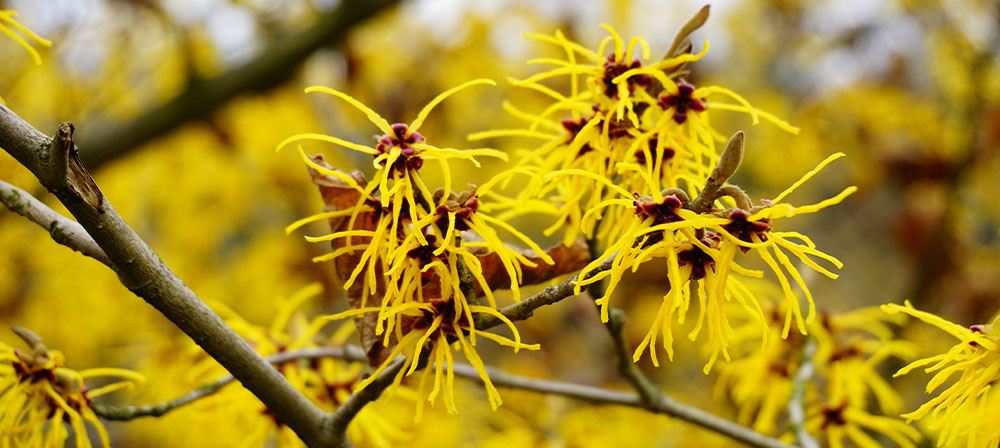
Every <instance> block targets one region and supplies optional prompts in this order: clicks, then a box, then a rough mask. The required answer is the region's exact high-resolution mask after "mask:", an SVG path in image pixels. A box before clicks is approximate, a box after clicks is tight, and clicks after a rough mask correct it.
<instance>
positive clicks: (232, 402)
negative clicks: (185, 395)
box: [194, 284, 409, 447]
mask: <svg viewBox="0 0 1000 448" xmlns="http://www.w3.org/2000/svg"><path fill="white" fill-rule="evenodd" d="M322 290H323V288H322V286H321V285H319V284H311V285H308V286H306V287H304V288H302V289H300V290H299V291H297V292H296V293H295V294H293V295H292V296H291V297H289V298H288V299H287V300H285V301H284V303H282V304H281V306H280V307H279V309H278V311H277V313H276V314H275V318H274V320H273V321H272V322H271V324H270V325H267V326H259V325H255V324H252V323H250V322H247V321H246V320H244V319H243V318H241V317H240V316H239V315H238V314H236V313H235V312H234V311H232V310H230V309H229V308H227V307H225V306H224V305H222V304H219V303H213V304H212V306H213V307H214V308H216V309H217V310H218V311H219V312H220V314H221V315H223V316H224V317H225V318H226V322H227V324H229V325H230V326H231V327H232V328H233V329H234V330H235V331H236V332H237V333H238V334H239V335H240V336H242V337H244V338H245V339H246V341H247V342H248V343H249V344H250V345H251V346H253V347H254V349H255V350H257V352H258V353H260V354H261V355H262V356H270V355H275V354H278V353H283V352H290V351H297V350H303V349H312V348H321V347H327V346H343V345H346V344H347V341H348V339H349V338H350V336H351V335H352V334H353V333H354V327H353V326H351V325H343V326H341V327H339V328H337V329H336V330H335V331H334V333H333V334H332V335H331V336H329V337H323V336H321V335H320V332H321V331H322V330H323V328H324V327H325V326H326V325H327V324H329V322H330V321H329V319H326V318H324V317H319V318H315V319H311V320H310V319H306V318H305V317H304V316H303V315H302V313H301V312H299V309H300V308H301V307H302V306H303V305H304V304H306V303H307V302H308V301H309V300H310V299H314V298H315V297H316V296H317V295H319V294H320V293H321V292H322ZM215 365H216V364H215V362H214V361H213V360H211V359H207V358H206V359H205V360H204V363H203V365H201V366H198V367H195V369H194V370H207V368H208V367H214V366H215ZM275 367H276V368H277V369H278V371H279V372H280V373H281V374H282V375H284V376H285V378H286V379H288V382H289V383H290V384H291V385H292V386H293V387H295V388H296V389H298V390H299V391H301V392H302V393H303V394H304V395H305V396H306V397H308V398H309V399H311V400H312V401H313V402H314V403H316V404H317V405H318V406H319V407H321V408H322V409H323V410H325V411H328V412H332V411H334V410H335V409H337V408H338V407H339V406H340V405H341V404H342V403H343V402H344V401H345V400H347V398H348V397H349V396H350V395H351V394H352V393H353V392H354V389H355V387H356V386H357V385H358V384H359V382H360V381H361V373H362V369H363V367H364V365H363V364H362V363H360V362H349V361H343V360H339V359H332V358H324V359H318V360H292V361H288V362H284V363H279V364H276V365H275ZM231 389H234V391H226V392H224V393H222V394H218V395H217V396H213V397H210V398H207V399H205V400H203V401H206V402H209V404H207V405H204V406H206V408H209V407H211V408H213V409H216V412H218V413H217V414H216V415H218V416H219V418H223V417H225V418H232V417H231V416H232V415H233V414H236V415H239V416H240V418H242V419H245V420H247V421H249V422H251V423H249V424H248V426H251V427H253V428H254V429H253V430H252V431H249V432H245V433H241V434H240V437H241V438H242V440H244V441H245V443H247V444H248V445H265V444H267V442H268V441H269V440H272V439H277V440H278V446H282V447H298V446H303V445H302V443H301V441H300V440H299V439H298V437H296V436H295V434H294V433H293V432H292V431H291V430H290V429H288V427H287V426H285V425H283V424H281V422H279V421H277V420H276V419H274V418H273V416H272V415H271V414H270V412H269V411H268V410H267V409H266V408H263V407H262V406H261V405H260V402H259V401H258V400H257V399H256V398H254V397H253V396H252V395H250V394H248V393H246V391H245V390H242V389H239V390H236V389H237V388H231ZM408 393H409V392H399V394H400V395H401V396H406V395H407V394H408ZM212 402H216V403H212ZM218 403H225V405H224V406H223V407H222V408H218V406H219V405H218ZM347 436H348V438H349V439H350V440H352V441H354V442H356V443H360V442H362V441H363V442H364V443H366V446H380V447H381V446H393V445H395V444H398V443H400V442H401V441H403V440H405V439H406V438H407V434H406V432H404V431H403V430H401V429H400V428H398V427H396V426H395V425H393V424H392V423H390V421H389V420H388V419H387V418H386V417H384V416H383V415H381V414H380V413H379V412H378V411H377V410H376V409H375V408H372V407H366V408H364V409H362V410H361V412H360V413H358V415H357V416H356V417H355V418H354V420H352V421H351V424H350V425H349V426H348V428H347Z"/></svg>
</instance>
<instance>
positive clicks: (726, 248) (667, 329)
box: [472, 26, 855, 373]
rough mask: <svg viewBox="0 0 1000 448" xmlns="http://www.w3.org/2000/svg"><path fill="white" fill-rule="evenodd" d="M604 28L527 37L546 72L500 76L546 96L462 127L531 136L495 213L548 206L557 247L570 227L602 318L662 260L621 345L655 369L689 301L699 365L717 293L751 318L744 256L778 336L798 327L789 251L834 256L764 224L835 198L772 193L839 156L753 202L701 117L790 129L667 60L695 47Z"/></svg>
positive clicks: (719, 307)
mask: <svg viewBox="0 0 1000 448" xmlns="http://www.w3.org/2000/svg"><path fill="white" fill-rule="evenodd" d="M605 28H606V29H607V30H608V32H609V36H608V37H607V38H605V39H604V40H603V41H602V42H601V44H600V46H599V47H598V49H597V51H592V50H589V49H586V48H584V47H582V46H580V45H579V44H576V43H573V42H570V41H568V40H567V39H566V38H565V37H564V36H563V35H562V33H560V32H556V33H555V34H554V35H552V36H547V35H531V36H529V37H531V38H533V39H536V40H539V41H542V42H545V43H549V44H553V45H555V46H557V47H558V48H559V49H560V50H562V52H563V53H565V59H552V58H543V59H536V60H534V61H532V62H535V63H543V64H550V65H554V66H555V68H553V69H551V70H548V71H544V72H542V73H539V74H537V75H534V76H532V77H529V78H527V79H524V80H515V81H513V83H514V84H515V85H518V86H523V87H525V88H528V89H532V90H535V91H538V92H541V93H542V94H544V95H547V96H548V97H550V98H551V99H552V100H553V102H552V104H551V105H550V106H549V107H548V108H546V109H545V110H544V111H541V112H540V113H537V114H532V113H528V112H525V111H522V110H520V109H517V108H515V107H513V106H511V105H507V109H508V110H509V111H511V112H512V113H513V114H514V115H515V116H517V117H519V118H523V119H525V120H526V121H528V122H529V124H528V127H527V128H526V129H500V130H494V131H487V132H482V133H478V134H474V135H473V136H472V138H473V139H481V138H488V137H498V136H523V137H532V138H539V139H542V140H544V141H545V143H544V144H542V145H541V146H539V147H538V148H536V149H533V150H531V151H530V152H528V153H527V154H526V155H525V156H524V157H523V158H522V159H521V160H520V161H519V162H518V165H517V169H518V170H521V172H524V173H532V174H534V175H535V180H534V181H533V182H531V183H529V185H528V186H527V187H526V188H524V189H523V190H522V191H521V192H520V193H519V195H518V196H517V197H516V198H508V199H507V200H506V201H503V202H502V203H503V204H507V205H509V210H507V212H506V213H505V215H504V216H505V217H510V216H514V215H518V214H521V213H525V212H529V211H530V212H540V213H548V214H550V215H553V216H554V217H555V221H554V223H553V224H552V226H551V227H549V228H548V229H547V230H546V233H547V234H553V233H555V232H557V231H563V232H564V233H563V242H564V243H569V242H572V241H574V240H575V239H576V238H577V237H578V236H580V235H582V236H584V237H585V238H587V240H588V242H589V243H590V244H591V248H592V250H594V251H595V253H600V254H601V255H600V256H598V257H596V259H594V260H593V261H592V263H591V264H590V265H588V266H587V267H585V268H584V269H583V271H582V272H581V275H580V278H581V279H582V280H581V281H579V282H578V283H577V288H576V289H577V293H580V292H582V289H583V288H584V287H586V286H588V285H596V284H606V285H607V287H606V289H605V290H604V291H603V292H602V291H600V289H599V288H598V289H594V290H592V292H596V293H597V295H599V297H595V298H596V299H597V304H599V305H600V306H601V316H602V319H603V320H604V321H607V320H608V314H609V313H608V307H609V306H610V301H611V298H612V295H613V293H614V291H615V290H616V287H617V286H618V285H619V284H620V283H621V281H622V278H623V276H624V275H625V274H626V273H627V272H628V271H630V270H631V271H633V272H634V271H635V270H636V269H638V267H639V266H640V265H642V264H644V263H646V262H647V261H650V260H653V259H660V260H664V261H665V262H666V265H667V270H666V273H665V275H664V279H665V281H666V282H668V283H669V291H668V292H667V293H666V294H665V295H664V296H663V299H662V304H661V306H660V310H659V312H658V313H657V315H656V317H655V319H654V322H653V325H652V326H651V328H650V330H649V332H648V333H647V335H646V337H645V339H644V340H643V341H642V343H641V344H640V345H639V347H638V348H637V349H636V351H635V354H634V358H635V359H636V360H638V359H639V358H640V357H641V355H642V354H643V353H644V352H645V351H647V349H648V351H649V354H650V357H651V359H652V361H653V363H654V364H657V365H658V364H659V359H658V355H657V346H658V345H661V344H662V346H663V347H664V349H665V350H666V351H667V354H668V356H669V357H670V358H671V359H672V358H673V346H672V341H673V335H672V329H673V327H674V325H675V323H683V322H684V321H685V318H686V315H687V313H688V311H689V310H690V309H691V308H692V307H691V302H692V301H694V300H697V302H698V305H699V307H700V310H699V315H698V320H697V323H696V325H695V327H694V329H693V331H692V332H691V333H690V338H691V339H692V340H694V339H696V338H697V337H698V336H699V335H701V334H707V336H708V345H709V346H710V347H711V348H712V350H711V352H712V353H711V357H710V359H709V361H708V362H707V364H706V366H705V371H706V373H707V372H708V371H709V370H710V369H711V367H712V365H713V364H714V363H715V362H716V361H717V359H718V358H719V357H720V356H721V357H723V358H725V359H729V358H730V355H729V353H728V351H727V345H728V340H729V339H731V337H732V336H731V333H732V329H731V328H730V325H729V323H728V320H727V319H728V318H727V316H726V313H724V312H723V308H724V306H723V305H724V303H725V302H727V301H730V300H735V301H737V302H739V303H740V304H742V305H743V306H744V308H745V310H746V312H749V313H750V314H752V315H754V316H757V317H758V320H759V321H760V322H761V325H765V324H764V316H763V313H762V311H761V304H760V302H759V300H758V299H757V298H755V297H754V295H753V294H752V293H751V292H750V291H749V290H748V289H747V288H746V287H745V286H744V285H743V284H742V283H741V281H740V280H739V277H740V276H742V277H744V278H745V277H762V276H763V275H764V273H763V272H762V271H759V270H753V269H749V268H746V267H744V266H742V265H740V264H739V263H738V262H737V259H738V257H739V256H741V255H743V254H747V253H753V254H756V255H757V256H758V257H759V259H760V260H762V261H763V263H764V264H766V265H767V266H768V268H770V270H771V271H772V272H773V273H774V275H775V277H776V278H777V280H778V283H779V284H780V285H781V288H782V291H783V293H784V294H783V296H784V303H785V309H786V315H785V320H784V328H783V331H782V336H783V337H787V336H788V334H789V331H790V330H791V327H792V323H793V322H794V323H795V324H796V327H797V328H798V329H799V331H801V332H803V333H804V332H805V331H806V322H807V320H809V319H812V318H813V317H814V315H815V313H814V304H813V300H812V296H811V294H810V292H809V289H808V288H807V287H806V285H805V283H804V281H803V280H802V276H801V275H800V273H799V270H798V268H797V267H796V265H795V263H794V262H793V261H792V260H793V258H794V259H797V260H798V261H799V262H801V263H802V264H804V265H805V266H809V267H810V268H812V269H814V270H816V271H818V272H820V273H822V274H824V275H826V276H829V277H831V278H836V277H837V275H836V274H834V273H833V272H831V271H830V270H829V269H827V268H825V267H823V266H822V265H820V264H819V263H817V260H820V261H825V262H827V263H829V264H830V265H832V266H834V267H837V268H839V267H840V266H841V263H840V261H838V260H837V259H836V258H834V257H832V256H830V255H827V254H826V253H824V252H822V251H820V250H818V249H817V248H816V246H815V244H814V243H813V242H812V241H811V240H810V239H809V238H808V237H806V236H805V235H802V234H800V233H798V232H791V231H778V229H777V227H776V226H777V224H778V222H779V220H781V219H783V218H787V217H792V216H795V215H801V214H807V213H814V212H817V211H819V210H822V209H823V208H825V207H827V206H830V205H833V204H837V203H839V202H840V201H842V200H843V199H844V198H845V197H847V196H848V195H850V194H851V193H853V192H854V191H855V188H854V187H850V188H847V189H845V190H844V191H843V192H841V193H840V194H838V195H836V196H834V197H832V198H830V199H827V200H825V201H822V202H819V203H817V204H813V205H806V206H798V207H796V206H792V205H789V204H786V203H784V202H782V201H783V200H784V199H785V198H786V197H787V196H788V195H789V194H791V193H792V192H794V191H795V190H796V189H797V188H798V187H799V186H801V185H802V184H803V183H805V182H806V181H808V180H809V179H810V178H811V177H813V176H814V175H815V174H816V173H818V172H819V171H820V170H821V169H822V168H823V167H824V166H826V165H827V164H828V163H830V162H832V161H833V160H836V159H838V158H840V157H842V156H843V154H835V155H833V156H831V157H829V158H827V159H826V160H824V161H823V162H822V163H820V164H819V166H818V167H817V168H816V169H815V170H813V171H811V172H809V173H807V174H806V175H805V176H803V177H802V179H800V180H799V181H798V182H795V183H794V184H793V185H792V186H791V187H789V188H788V189H787V190H786V191H784V192H782V193H781V194H779V195H778V196H776V197H775V198H774V199H772V200H763V201H761V202H760V204H759V205H755V204H753V203H752V201H751V200H750V198H749V196H748V195H747V194H746V193H745V192H743V190H741V189H739V188H738V187H736V186H734V185H726V184H725V182H726V180H727V179H728V178H729V177H730V176H731V175H732V174H733V173H734V172H735V171H736V169H737V168H738V167H739V164H740V161H741V160H742V155H743V135H742V133H737V134H736V135H735V136H734V137H733V138H732V139H731V140H730V141H729V143H728V144H727V145H726V146H725V149H724V150H721V151H720V150H719V149H718V145H719V144H720V143H723V142H725V139H724V138H723V137H722V135H721V134H720V133H719V132H718V131H716V130H715V129H714V128H713V127H712V125H711V120H710V115H711V114H710V113H709V112H710V111H716V110H720V111H738V112H742V113H746V114H748V115H749V116H750V117H751V119H752V120H753V122H754V123H756V122H757V121H758V120H759V119H765V120H767V121H769V122H771V123H774V124H776V125H777V126H779V127H780V128H782V129H784V130H787V131H789V132H793V133H794V132H797V129H796V128H794V127H792V126H790V125H788V124H787V123H785V122H784V121H781V120H779V119H777V118H776V117H774V116H773V115H771V114H768V113H766V112H763V111H760V110H758V109H756V108H754V107H752V106H751V105H750V104H749V103H748V102H747V101H746V100H745V99H743V98H742V97H741V96H739V95H737V94H736V93H734V92H732V91H730V90H728V89H725V88H722V87H718V86H708V87H701V88H696V87H695V86H693V85H692V84H691V83H690V82H688V81H686V80H685V79H684V78H683V77H682V75H683V74H684V73H685V71H684V70H681V68H682V67H683V66H684V65H686V64H688V63H690V62H693V61H697V60H698V59H700V58H701V57H702V56H703V55H704V54H705V53H706V52H707V50H708V46H707V44H706V45H705V47H704V49H703V50H702V51H701V52H700V53H697V54H693V53H690V52H681V53H679V54H669V55H667V57H666V58H664V59H662V60H659V61H653V60H651V59H650V56H649V53H650V50H649V47H648V45H647V44H646V43H645V41H643V40H642V39H639V38H633V39H630V40H629V41H628V42H627V43H626V41H625V40H624V39H623V38H622V37H621V36H619V35H618V33H617V32H616V31H615V30H614V29H613V28H611V27H609V26H605ZM605 55H607V56H605ZM556 78H568V82H566V84H568V85H569V89H568V92H566V93H561V92H560V91H559V90H558V89H556V88H553V87H551V86H550V85H548V84H546V82H549V83H551V82H553V80H554V79H556ZM581 78H582V79H581ZM581 81H583V82H582V83H581ZM581 84H582V85H581ZM730 101H731V102H730ZM691 198H694V199H691ZM602 223H603V224H604V225H601V224H602ZM602 247H603V248H602ZM790 255H791V256H790ZM607 259H613V262H612V265H611V268H610V269H608V270H604V271H601V272H599V271H600V269H598V268H599V267H600V266H601V265H602V264H604V263H605V260H607ZM793 283H794V284H795V285H797V286H798V287H799V288H800V289H801V290H802V291H803V293H804V295H805V297H806V299H807V302H808V304H809V310H808V313H805V312H803V311H802V309H801V308H800V305H799V302H800V300H799V298H798V295H797V294H796V293H795V291H794V289H793ZM695 297H696V299H694V298H695Z"/></svg>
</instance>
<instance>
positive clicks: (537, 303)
mask: <svg viewBox="0 0 1000 448" xmlns="http://www.w3.org/2000/svg"><path fill="white" fill-rule="evenodd" d="M614 258H615V257H614V256H611V257H608V259H607V260H605V261H604V263H601V265H600V266H598V267H596V268H594V269H593V270H591V271H590V272H588V273H587V275H586V276H585V277H584V278H585V279H586V278H590V277H591V276H593V275H596V274H597V273H599V272H603V271H606V270H608V269H611V264H612V263H613V262H614ZM579 278H580V275H579V274H577V275H574V276H573V278H571V279H569V280H566V281H564V282H562V283H560V284H558V285H553V286H548V287H546V288H545V289H543V290H542V291H541V292H539V293H537V294H534V295H532V296H529V297H525V298H523V299H521V301H520V302H517V303H515V304H512V305H508V306H505V307H503V308H501V309H500V314H503V315H504V316H505V317H507V318H508V319H510V320H512V321H518V320H525V319H527V318H529V317H531V316H532V315H533V314H534V313H535V310H536V309H538V308H541V307H543V306H545V305H552V304H554V303H557V302H559V301H561V300H563V299H565V298H567V297H572V296H574V295H576V294H574V293H573V290H574V288H576V281H577V279H579ZM500 323H501V322H500V319H498V318H496V317H494V316H490V315H484V316H483V318H482V320H481V321H479V322H477V323H476V327H477V328H479V329H481V330H485V329H487V328H492V327H495V326H497V325H500Z"/></svg>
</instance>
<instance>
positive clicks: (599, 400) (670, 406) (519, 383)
mask: <svg viewBox="0 0 1000 448" xmlns="http://www.w3.org/2000/svg"><path fill="white" fill-rule="evenodd" d="M317 358H338V359H344V360H347V361H356V362H366V361H367V358H366V357H365V354H364V350H362V349H361V348H360V347H356V346H346V347H329V348H317V349H305V350H298V351H293V352H285V353H281V354H279V355H275V356H271V357H269V358H267V359H268V361H271V362H272V363H276V364H277V363H281V362H288V361H292V360H297V359H317ZM396 364H398V367H397V366H396ZM396 364H394V365H393V366H390V367H389V368H387V369H386V370H385V371H384V372H383V373H382V375H380V377H379V380H376V381H375V382H374V383H372V385H371V386H369V387H368V388H367V389H365V390H368V389H372V388H373V387H374V386H375V385H376V384H381V385H383V386H387V385H388V384H391V383H392V380H393V378H394V377H395V375H396V373H397V372H398V369H399V368H401V367H402V363H400V362H399V360H397V361H396ZM487 371H488V372H489V376H490V381H492V382H493V384H494V385H496V386H497V387H504V388H509V389H521V390H527V391H532V392H538V393H543V394H549V395H558V396H561V397H567V398H572V399H575V400H580V401H585V402H588V403H593V404H602V405H619V406H628V407H633V408H640V409H645V410H648V411H651V412H655V413H658V414H664V415H668V416H671V417H676V418H679V419H681V420H684V421H686V422H689V423H693V424H695V425H697V426H701V427H703V428H706V429H709V430H711V431H715V432H718V433H720V434H723V435H726V436H729V437H732V438H733V439H734V440H738V441H740V442H744V443H746V444H748V445H751V446H757V447H774V448H788V446H787V445H785V444H782V443H781V442H779V441H778V440H775V439H772V438H770V437H767V436H764V435H762V434H759V433H756V432H754V431H753V430H751V429H749V428H746V427H743V426H740V425H738V424H736V423H732V422H729V421H727V420H723V419H721V418H719V417H716V416H714V415H712V414H709V413H707V412H705V411H702V410H700V409H697V408H694V407H691V406H688V405H685V404H681V403H678V402H676V401H673V400H671V399H669V398H667V397H664V396H662V395H659V394H657V395H658V396H659V398H657V399H655V400H652V401H651V402H650V403H646V402H644V401H643V399H642V397H640V396H638V395H636V394H631V393H627V392H618V391H613V390H608V389H603V388H600V387H594V386H586V385H582V384H574V383H567V382H562V381H551V380H542V379H535V378H528V377H524V376H520V375H514V374H511V373H507V372H504V371H502V370H498V369H494V368H487ZM454 372H455V375H456V376H459V377H462V378H466V379H469V380H472V381H474V382H476V383H478V384H483V380H482V378H481V377H480V376H479V372H477V371H476V369H475V368H474V367H473V366H471V365H469V364H455V365H454ZM229 381H231V379H228V378H222V379H220V380H219V381H217V382H215V383H209V384H206V385H205V386H202V387H200V388H198V389H196V390H195V391H192V392H191V393H189V394H188V395H185V397H187V396H190V395H193V394H195V393H196V392H197V393H199V396H198V397H196V398H194V399H192V400H190V401H188V402H185V403H183V404H187V403H190V402H191V401H194V400H197V399H199V398H204V397H206V396H208V395H211V393H212V392H209V393H203V392H199V391H202V390H207V389H209V388H211V387H214V386H215V385H217V384H218V383H220V382H225V383H228V382H229ZM222 385H225V384H222ZM219 388H221V386H219V387H216V390H218V389H219ZM384 389H385V387H380V388H379V389H378V390H377V391H375V390H372V393H373V395H375V396H374V398H372V397H371V396H369V397H364V398H355V397H357V396H358V395H360V394H361V392H359V393H358V394H355V395H353V396H352V398H351V399H349V400H348V403H350V402H353V403H355V404H364V403H368V402H371V401H374V399H377V398H378V394H381V392H382V391H383V390H384ZM362 392H364V391H362ZM182 398H184V397H182ZM179 400H180V399H178V400H174V402H177V401H179ZM168 403H173V402H168ZM183 404H182V405H183ZM167 406H168V405H167V403H162V404H159V405H152V406H100V407H96V406H95V411H97V409H101V410H100V411H98V415H100V416H101V417H104V418H111V417H108V416H107V415H105V414H104V413H107V412H108V411H109V410H110V409H114V410H116V412H121V413H123V414H124V413H125V412H133V411H132V410H133V409H137V408H154V407H167ZM344 406H347V403H345V404H344ZM344 406H342V407H341V408H338V412H340V409H344ZM177 407H179V406H173V407H171V408H170V409H168V412H169V411H170V410H173V409H176V408H177ZM350 409H351V410H348V411H343V412H344V414H347V413H348V412H353V413H354V414H356V413H357V410H360V407H356V408H355V407H352V408H350ZM355 409H356V410H355ZM102 412H104V413H102ZM145 415H153V414H143V415H134V416H132V417H131V418H135V417H142V416H145ZM128 419H130V418H124V420H128ZM341 421H346V422H349V421H350V419H347V418H344V417H342V418H341Z"/></svg>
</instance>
